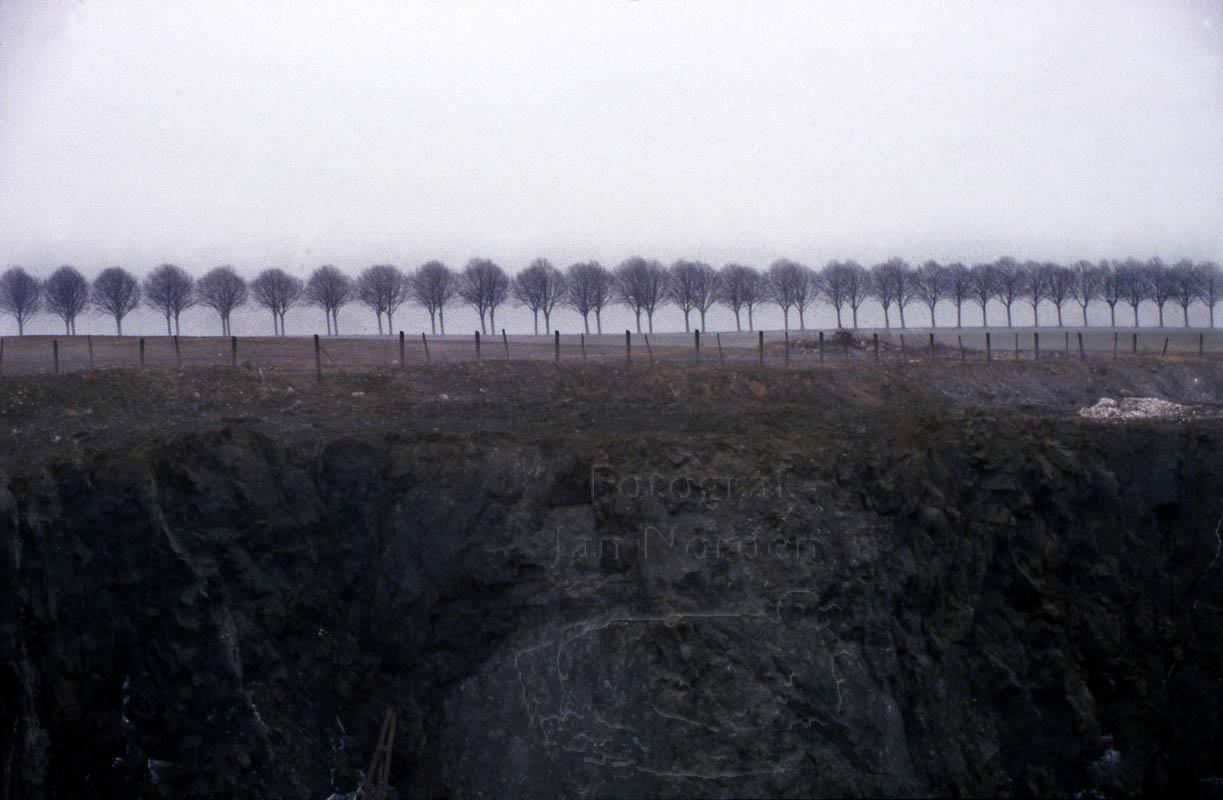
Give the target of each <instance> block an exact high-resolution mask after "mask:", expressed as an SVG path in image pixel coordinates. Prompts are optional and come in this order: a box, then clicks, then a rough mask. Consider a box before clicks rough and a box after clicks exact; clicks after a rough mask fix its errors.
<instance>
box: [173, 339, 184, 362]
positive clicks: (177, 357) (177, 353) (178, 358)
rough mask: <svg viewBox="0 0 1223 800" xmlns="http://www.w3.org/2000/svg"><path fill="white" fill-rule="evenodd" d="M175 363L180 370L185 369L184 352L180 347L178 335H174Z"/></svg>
mask: <svg viewBox="0 0 1223 800" xmlns="http://www.w3.org/2000/svg"><path fill="white" fill-rule="evenodd" d="M174 362H175V363H176V364H178V368H179V369H182V368H183V352H182V350H180V349H179V347H178V334H177V333H176V334H174Z"/></svg>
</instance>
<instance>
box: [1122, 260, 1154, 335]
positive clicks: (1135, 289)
mask: <svg viewBox="0 0 1223 800" xmlns="http://www.w3.org/2000/svg"><path fill="white" fill-rule="evenodd" d="M1113 272H1114V273H1115V274H1116V280H1117V287H1118V289H1120V295H1121V299H1122V300H1123V301H1124V302H1126V303H1128V304H1129V306H1130V308H1132V309H1133V310H1134V327H1135V328H1137V327H1138V306H1139V305H1140V304H1141V303H1142V301H1143V300H1146V299H1147V298H1149V297H1150V296H1151V289H1150V286H1149V285H1148V282H1147V277H1148V275H1147V269H1146V265H1145V264H1143V263H1142V262H1141V261H1139V260H1137V259H1135V258H1127V259H1126V260H1125V261H1124V262H1123V263H1121V264H1114V265H1113Z"/></svg>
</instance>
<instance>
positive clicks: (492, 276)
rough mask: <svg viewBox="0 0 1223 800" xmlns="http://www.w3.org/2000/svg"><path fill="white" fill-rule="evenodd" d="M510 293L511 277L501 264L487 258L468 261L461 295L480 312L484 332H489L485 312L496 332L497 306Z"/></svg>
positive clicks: (462, 281) (461, 286) (460, 288)
mask: <svg viewBox="0 0 1223 800" xmlns="http://www.w3.org/2000/svg"><path fill="white" fill-rule="evenodd" d="M509 293H510V278H509V276H508V275H506V274H505V270H503V269H502V268H501V267H500V266H498V265H497V264H494V263H493V262H492V261H489V260H488V259H487V258H473V259H472V260H471V261H468V262H467V266H466V267H464V269H463V278H462V280H461V281H460V283H459V296H460V297H462V298H463V300H465V301H466V302H467V303H468V305H470V306H471V307H472V308H474V309H475V310H476V311H477V312H478V313H479V315H480V331H481V332H482V333H488V329H486V328H485V327H484V315H485V314H487V315H488V325H489V328H491V329H492V331H493V332H494V333H496V331H497V323H496V312H497V306H499V305H501V304H502V303H504V302H505V299H506V298H507V297H509Z"/></svg>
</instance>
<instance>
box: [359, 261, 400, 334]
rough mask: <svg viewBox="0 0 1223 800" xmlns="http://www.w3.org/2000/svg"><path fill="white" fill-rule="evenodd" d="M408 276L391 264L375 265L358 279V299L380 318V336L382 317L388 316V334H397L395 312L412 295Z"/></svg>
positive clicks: (380, 332) (379, 332)
mask: <svg viewBox="0 0 1223 800" xmlns="http://www.w3.org/2000/svg"><path fill="white" fill-rule="evenodd" d="M411 287H412V283H411V280H410V279H409V277H408V276H407V275H404V274H403V272H401V271H400V270H399V268H398V267H395V266H393V265H391V264H375V265H374V266H372V267H370V268H368V269H367V270H365V271H364V272H362V273H361V276H360V277H358V278H357V285H356V290H357V299H358V300H360V301H361V302H362V303H364V304H365V305H366V306H368V307H369V308H370V309H372V310H373V312H374V316H376V317H377V318H378V335H379V336H381V335H382V315H383V314H386V332H387V333H388V334H391V333H394V332H395V321H394V320H395V312H396V311H397V310H398V309H399V307H400V306H401V305H403V304H404V301H406V300H407V299H408V295H409V294H410V293H411Z"/></svg>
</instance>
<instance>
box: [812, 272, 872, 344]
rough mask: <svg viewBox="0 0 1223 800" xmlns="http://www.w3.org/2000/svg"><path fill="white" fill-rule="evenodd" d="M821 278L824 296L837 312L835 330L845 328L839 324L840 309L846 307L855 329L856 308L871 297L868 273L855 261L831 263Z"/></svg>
mask: <svg viewBox="0 0 1223 800" xmlns="http://www.w3.org/2000/svg"><path fill="white" fill-rule="evenodd" d="M822 277H823V281H822V286H821V288H822V289H823V292H824V295H825V296H826V297H827V298H828V302H829V303H831V304H832V306H833V308H835V309H836V311H837V328H843V327H845V326H844V324H842V322H841V308H842V307H843V306H846V305H848V306H849V308H850V311H851V312H852V313H853V326H854V328H855V329H856V328H857V327H858V308H859V307H860V306H861V305H862V303H863V302H864V301H865V300H866V299H867V298H868V297H870V296H871V278H870V273H868V272H867V271H866V270H865V269H864V268H863V267H862V265H861V264H858V263H857V262H856V261H844V262H841V261H833V262H830V263H829V264H828V266H826V267H825V268H824V272H823V276H822Z"/></svg>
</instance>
